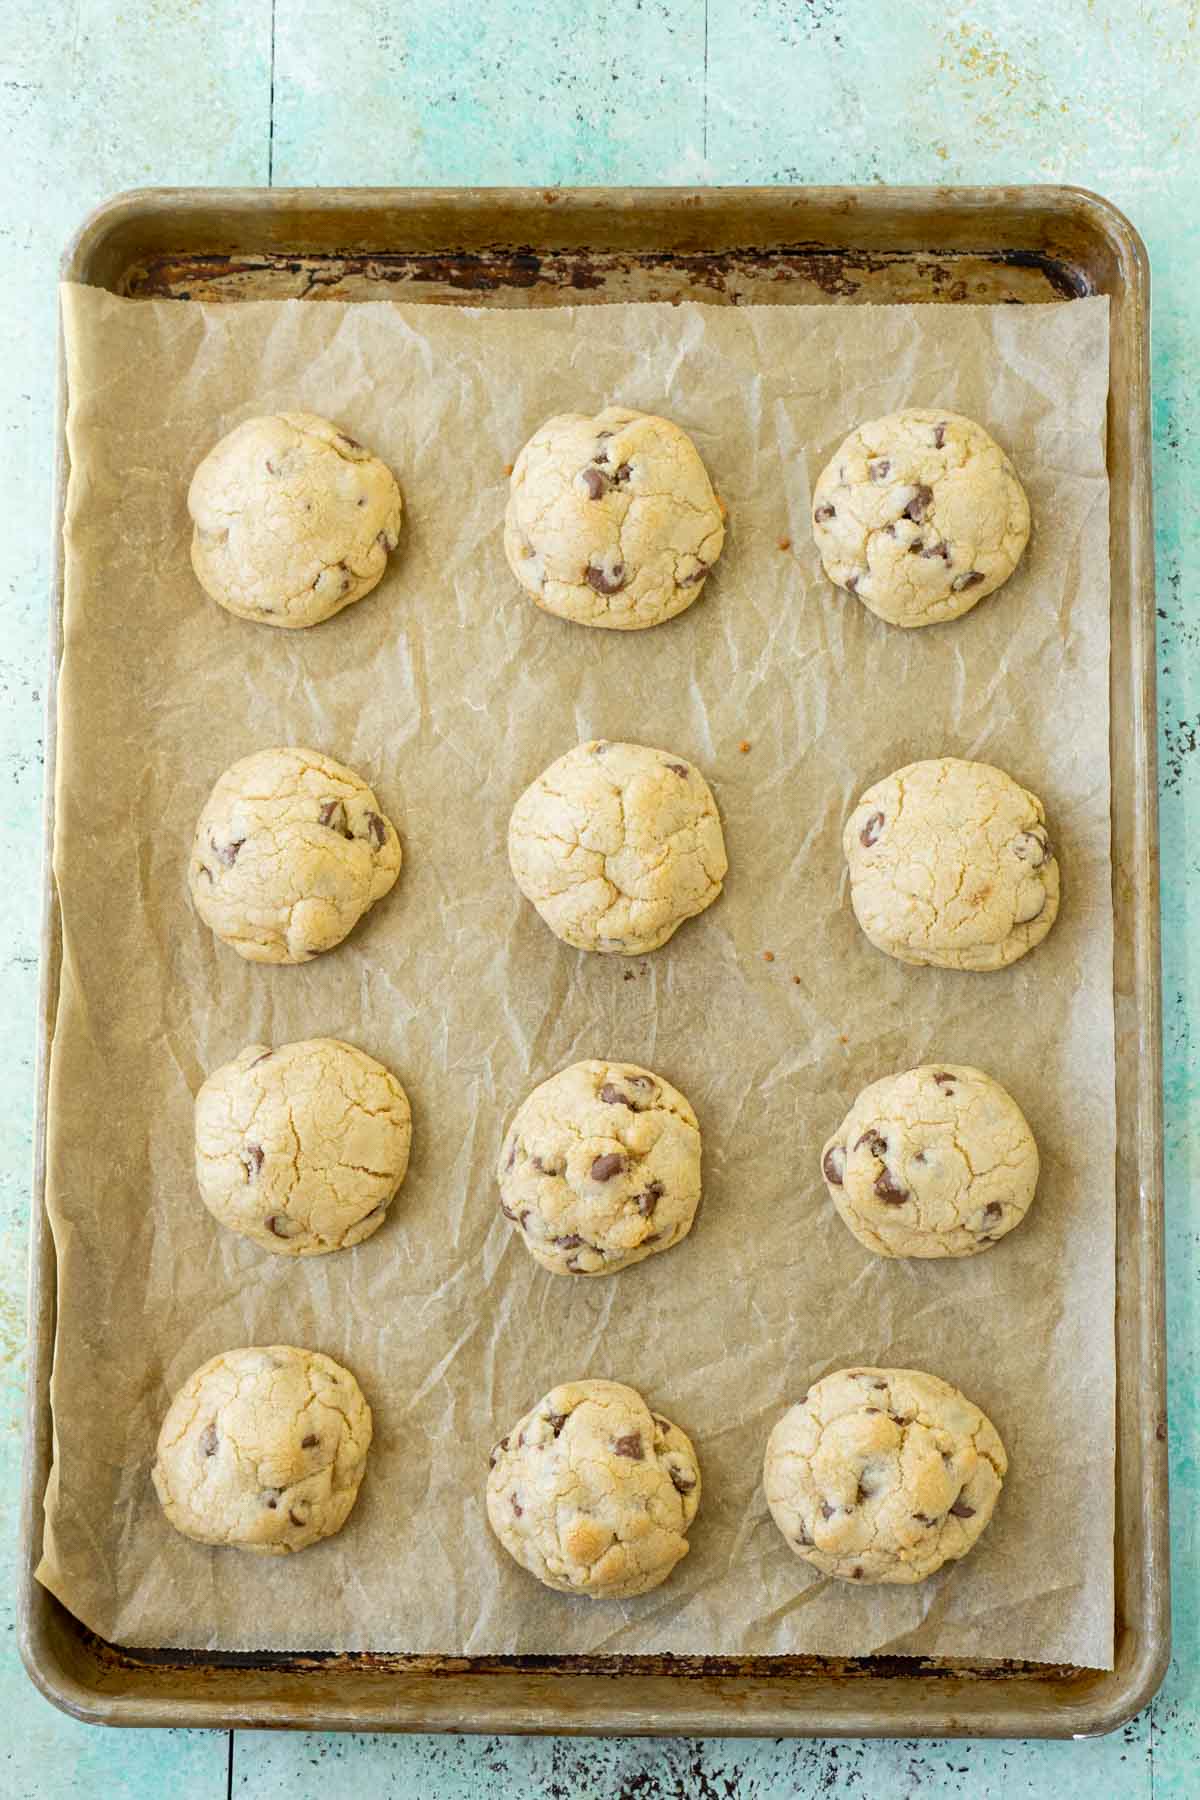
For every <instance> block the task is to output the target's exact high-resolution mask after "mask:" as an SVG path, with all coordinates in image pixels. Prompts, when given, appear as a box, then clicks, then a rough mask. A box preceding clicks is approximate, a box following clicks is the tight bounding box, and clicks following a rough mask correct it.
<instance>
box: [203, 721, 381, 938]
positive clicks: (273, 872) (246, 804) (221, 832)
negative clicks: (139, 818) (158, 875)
mask: <svg viewBox="0 0 1200 1800" xmlns="http://www.w3.org/2000/svg"><path fill="white" fill-rule="evenodd" d="M399 873H400V840H399V838H398V837H397V836H396V828H395V826H394V825H393V824H392V822H391V820H390V819H388V818H387V817H385V815H384V814H383V812H382V811H381V810H380V806H379V802H378V800H377V799H376V798H375V796H374V794H373V793H372V792H371V789H370V788H369V787H368V786H367V784H366V782H365V781H364V780H363V779H362V777H361V776H360V775H356V774H355V773H354V770H353V769H348V768H346V767H345V765H344V764H342V763H339V762H334V760H333V758H332V757H331V756H324V755H322V753H321V752H320V751H319V750H300V749H295V748H285V749H278V750H259V751H257V752H256V753H255V754H254V755H253V756H244V757H243V758H242V759H241V761H240V762H235V763H234V764H233V765H232V767H230V768H228V769H226V771H225V773H224V774H223V775H222V776H221V779H220V780H219V781H218V782H217V785H216V786H215V787H214V789H213V791H212V793H211V794H210V795H209V797H208V799H207V801H206V802H205V805H204V810H203V811H202V812H201V814H200V820H199V823H198V824H197V826H196V835H195V838H194V840H193V843H192V855H191V862H190V864H189V867H188V885H189V887H190V888H191V893H192V899H193V901H194V902H195V906H196V911H197V912H198V913H199V914H200V917H201V918H202V919H203V920H204V923H205V924H206V925H208V926H209V927H211V929H212V930H213V931H214V932H215V933H216V935H217V937H219V938H220V940H221V942H222V943H224V944H228V945H229V947H230V949H231V950H236V951H237V953H238V955H239V956H244V957H245V958H246V959H247V960H248V961H249V962H269V963H302V962H309V961H311V959H312V958H313V957H314V956H319V955H320V954H321V952H322V951H323V950H331V949H332V948H333V946H334V945H335V944H340V943H341V941H342V939H343V938H344V937H345V936H346V934H347V932H349V931H351V930H353V928H354V926H355V925H357V923H358V921H359V919H361V917H362V915H363V914H364V913H365V912H367V911H368V910H369V909H370V908H371V907H372V906H374V904H375V902H376V901H377V900H381V899H382V898H383V896H384V894H386V893H387V891H388V889H389V888H390V887H391V886H392V885H393V884H394V882H395V880H396V877H397V875H398V874H399Z"/></svg>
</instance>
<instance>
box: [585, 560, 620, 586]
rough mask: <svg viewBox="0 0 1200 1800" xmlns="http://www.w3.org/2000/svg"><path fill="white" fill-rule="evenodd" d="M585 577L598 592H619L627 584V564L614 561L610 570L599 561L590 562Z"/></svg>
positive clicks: (589, 584)
mask: <svg viewBox="0 0 1200 1800" xmlns="http://www.w3.org/2000/svg"><path fill="white" fill-rule="evenodd" d="M583 577H584V580H585V581H586V582H587V584H588V586H589V587H591V588H594V589H595V590H596V592H597V593H598V594H619V593H620V591H621V589H622V588H623V587H624V586H625V564H624V563H614V564H613V566H612V569H611V571H609V570H608V569H602V568H601V567H600V565H599V564H598V563H589V564H588V566H587V568H586V569H585V570H584V572H583Z"/></svg>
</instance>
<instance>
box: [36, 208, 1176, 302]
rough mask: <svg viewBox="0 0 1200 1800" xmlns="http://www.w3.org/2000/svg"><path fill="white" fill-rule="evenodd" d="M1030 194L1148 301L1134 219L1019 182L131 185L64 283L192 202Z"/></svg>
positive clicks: (87, 223)
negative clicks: (163, 209)
mask: <svg viewBox="0 0 1200 1800" xmlns="http://www.w3.org/2000/svg"><path fill="white" fill-rule="evenodd" d="M1031 193H1032V194H1036V195H1039V196H1041V197H1042V198H1044V199H1045V200H1046V201H1047V202H1048V203H1051V204H1053V203H1054V202H1058V203H1059V204H1060V205H1063V206H1064V207H1065V208H1066V210H1069V211H1071V212H1074V213H1076V214H1077V215H1078V216H1079V217H1081V218H1084V219H1086V220H1087V221H1088V222H1089V224H1090V225H1091V226H1092V227H1093V229H1094V230H1096V231H1098V232H1099V233H1100V234H1101V235H1102V236H1103V237H1104V238H1105V239H1106V241H1107V242H1108V243H1109V244H1111V245H1112V247H1113V249H1114V250H1115V252H1116V254H1117V256H1118V259H1119V261H1120V264H1121V272H1122V275H1123V277H1124V278H1125V279H1126V280H1127V281H1129V283H1130V284H1131V286H1133V287H1135V288H1136V289H1137V291H1138V294H1139V297H1141V298H1143V299H1144V298H1145V295H1146V293H1147V290H1148V287H1149V277H1150V258H1149V254H1148V252H1147V249H1146V245H1145V241H1144V239H1143V238H1142V235H1141V233H1140V232H1139V231H1138V229H1137V227H1136V226H1135V225H1134V223H1133V221H1132V220H1131V219H1130V218H1129V216H1128V214H1126V213H1125V212H1123V211H1122V210H1121V208H1120V207H1119V206H1117V205H1116V203H1115V201H1112V200H1110V199H1109V198H1108V197H1107V195H1105V194H1101V193H1099V192H1097V191H1096V190H1095V189H1094V188H1088V187H1083V186H1081V185H1078V184H1076V183H1072V182H1028V183H1023V184H1016V185H1014V184H1011V183H1008V184H1006V183H999V182H997V183H990V184H988V183H981V184H979V185H977V186H957V185H954V184H951V183H941V184H937V183H929V184H920V185H912V186H909V185H905V184H902V183H897V184H894V185H885V186H878V185H873V184H863V185H856V184H852V183H846V184H837V183H811V184H809V183H780V184H778V185H772V184H764V183H746V184H740V183H737V182H730V183H723V184H714V185H706V186H695V185H689V184H686V183H680V184H669V183H668V184H663V185H661V186H643V185H639V186H633V187H620V186H617V185H614V184H603V183H599V184H597V185H595V186H587V187H585V186H572V187H555V186H552V185H551V186H545V185H543V186H540V187H537V186H529V185H525V186H502V185H496V186H493V187H488V186H472V187H453V186H444V185H439V186H436V187H384V186H379V187H373V186H361V187H346V188H339V187H308V188H306V187H262V186H246V187H203V188H196V187H185V186H162V187H134V188H124V189H122V190H121V191H120V192H118V193H116V194H112V195H110V196H109V197H108V198H107V199H105V200H102V201H101V202H100V203H99V204H98V205H97V206H94V207H93V208H92V209H91V210H90V211H89V212H88V213H86V214H85V215H84V217H83V218H82V219H81V220H80V222H79V224H78V225H77V226H76V228H75V230H74V231H73V232H72V233H71V235H70V237H69V238H68V239H67V242H66V245H65V247H64V249H63V252H62V256H61V258H60V262H59V279H60V280H62V281H80V282H87V280H88V271H89V267H90V265H91V263H92V261H93V259H94V257H95V255H96V252H97V251H98V250H99V249H100V247H101V246H102V245H103V244H104V242H105V240H106V239H107V238H108V237H109V236H110V235H111V234H112V233H113V232H114V231H115V230H117V229H118V228H119V227H120V226H121V225H123V224H124V223H125V222H126V221H127V220H131V219H137V218H138V217H139V216H140V215H141V214H143V213H144V212H145V211H146V209H147V207H148V206H151V205H153V204H155V203H157V202H161V201H164V200H173V201H175V202H176V203H179V202H181V201H186V202H189V203H192V204H197V203H201V202H203V203H207V204H208V205H210V206H218V205H219V206H222V207H226V208H229V209H231V210H233V211H239V212H250V211H253V210H255V209H257V208H258V207H260V206H261V205H262V202H263V200H264V199H265V198H267V197H268V196H269V198H270V203H271V205H272V206H274V207H279V208H282V209H283V210H285V211H293V210H295V211H300V210H301V209H303V208H305V207H307V208H311V209H313V210H315V211H318V212H323V211H326V210H329V211H332V210H334V209H336V208H338V207H340V206H343V205H344V204H345V202H346V200H347V198H348V197H350V196H354V197H357V198H365V197H367V196H372V197H374V198H376V199H377V200H378V202H379V205H380V208H381V209H383V208H385V207H387V206H392V207H398V206H408V205H413V206H415V205H421V206H431V205H436V204H437V203H438V202H439V201H440V200H445V199H447V198H449V197H453V198H454V199H455V200H456V201H458V202H459V203H461V202H462V201H463V200H464V199H465V200H467V201H468V202H472V201H473V202H475V203H476V204H477V205H479V206H483V205H485V204H486V203H487V202H488V201H489V200H500V199H503V200H504V201H505V202H506V203H508V204H515V203H518V202H522V203H525V204H528V205H531V206H532V205H537V204H539V203H540V204H541V205H542V206H544V207H545V209H546V211H547V213H549V212H551V211H552V210H553V208H554V206H555V205H557V204H558V203H559V202H560V201H564V200H565V201H572V200H574V201H577V202H578V201H583V202H588V203H591V204H593V205H597V206H599V205H601V204H603V205H604V206H606V207H611V206H614V205H618V204H619V205H620V206H621V207H622V208H623V209H624V208H632V207H635V206H637V205H639V204H652V203H653V202H655V201H656V200H662V199H664V198H668V197H672V196H676V197H678V196H682V195H687V196H688V197H689V199H690V200H692V201H693V202H694V204H695V205H696V206H697V207H698V208H700V209H703V208H704V206H705V205H706V203H712V202H716V201H727V200H729V199H730V198H731V197H734V196H742V197H743V198H745V199H746V200H753V199H759V198H761V199H773V200H776V201H779V200H782V199H784V198H785V197H788V196H791V197H792V198H803V197H805V196H807V197H810V198H811V199H812V201H813V202H814V204H817V203H819V202H820V201H822V200H825V201H826V202H827V203H832V202H833V201H834V199H835V198H836V199H838V200H840V201H843V202H844V201H845V199H846V198H847V197H848V196H850V197H853V198H854V199H855V200H856V202H857V204H858V205H859V206H861V207H862V209H863V210H864V211H865V212H867V213H870V212H874V211H877V210H880V209H881V208H883V207H885V206H891V207H895V205H896V204H897V203H898V202H900V203H909V204H912V205H914V206H915V205H918V204H921V205H926V206H936V205H937V204H938V203H939V201H944V202H945V203H947V204H949V203H951V202H952V201H953V202H954V203H957V204H960V205H961V204H962V203H964V202H965V203H967V204H968V205H984V204H987V205H997V206H998V205H1002V204H1004V203H1006V202H1007V201H1008V200H1010V198H1011V197H1012V196H1014V195H1016V194H1031Z"/></svg>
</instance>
